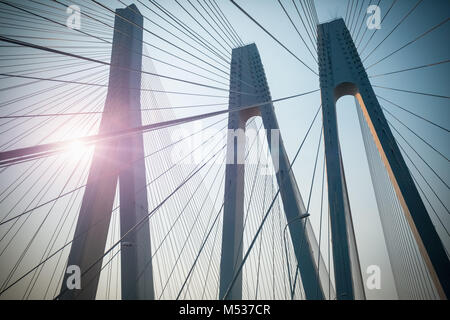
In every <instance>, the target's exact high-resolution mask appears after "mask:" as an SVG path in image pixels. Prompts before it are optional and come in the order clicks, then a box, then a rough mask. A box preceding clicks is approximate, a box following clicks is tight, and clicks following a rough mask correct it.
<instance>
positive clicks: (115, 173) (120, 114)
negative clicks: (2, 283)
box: [60, 5, 154, 299]
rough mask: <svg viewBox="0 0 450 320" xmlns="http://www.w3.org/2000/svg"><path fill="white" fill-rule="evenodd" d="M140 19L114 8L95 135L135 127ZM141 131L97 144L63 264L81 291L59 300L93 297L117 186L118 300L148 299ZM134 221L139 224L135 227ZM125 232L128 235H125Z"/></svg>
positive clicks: (150, 280) (148, 260) (148, 259)
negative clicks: (73, 269) (76, 273)
mask: <svg viewBox="0 0 450 320" xmlns="http://www.w3.org/2000/svg"><path fill="white" fill-rule="evenodd" d="M142 26H143V17H142V15H141V14H140V13H139V10H138V8H137V7H136V6H135V5H130V6H128V7H126V8H124V9H117V10H116V17H115V22H114V36H113V46H112V53H111V67H110V74H109V86H108V94H107V98H106V103H105V108H104V111H103V116H102V120H101V123H100V129H99V134H106V133H108V132H112V131H120V130H124V129H127V128H133V127H139V126H141V125H142V120H141V112H140V110H141V101H140V89H138V88H140V87H141V68H142V66H141V65H142V33H143V29H142ZM144 161H145V160H144V144H143V136H142V133H138V134H133V135H127V136H124V137H121V138H119V139H112V140H105V141H101V142H99V143H97V144H96V147H95V152H94V156H93V159H92V164H91V168H90V172H89V176H88V181H87V184H86V189H85V192H84V196H83V201H82V205H81V210H80V214H79V217H78V222H77V226H76V229H75V235H74V239H73V243H72V246H71V249H70V254H69V260H68V264H67V266H72V265H75V266H78V267H79V268H80V271H81V288H80V289H71V290H69V289H68V288H67V284H66V281H67V278H68V277H69V276H70V274H69V273H66V274H65V277H64V280H63V283H62V288H61V294H60V299H95V296H96V293H97V287H98V282H99V277H100V271H101V267H102V260H101V259H100V260H99V261H98V259H99V258H100V257H102V256H103V254H104V252H105V245H106V240H107V236H108V229H109V225H110V220H111V213H112V209H113V203H114V198H115V195H116V189H117V183H118V182H120V184H119V195H120V235H121V238H123V239H122V243H121V248H120V254H121V288H122V299H153V298H154V288H153V277H152V263H151V245H150V229H149V223H148V220H145V221H144V222H143V223H142V222H141V220H143V219H144V218H145V217H146V216H147V214H148V202H147V188H146V172H145V162H144ZM139 222H141V223H140V224H139V226H138V227H137V228H134V229H133V230H132V231H131V232H129V233H128V231H129V230H130V229H132V228H133V227H134V226H135V225H137V224H138V223H139ZM127 233H128V234H127Z"/></svg>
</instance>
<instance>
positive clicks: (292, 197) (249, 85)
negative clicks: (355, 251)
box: [219, 44, 325, 299]
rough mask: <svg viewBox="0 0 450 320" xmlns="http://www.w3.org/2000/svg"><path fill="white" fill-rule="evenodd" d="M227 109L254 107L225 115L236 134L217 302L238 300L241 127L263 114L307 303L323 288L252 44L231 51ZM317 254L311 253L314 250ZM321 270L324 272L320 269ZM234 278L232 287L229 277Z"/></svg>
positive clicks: (230, 148) (228, 169)
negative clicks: (220, 300)
mask: <svg viewBox="0 0 450 320" xmlns="http://www.w3.org/2000/svg"><path fill="white" fill-rule="evenodd" d="M229 99H230V100H229V109H231V110H232V109H233V108H238V107H240V106H247V105H257V104H261V105H260V106H258V107H255V108H251V109H246V110H244V111H238V112H232V113H230V115H229V120H228V129H229V130H230V129H231V130H234V132H235V135H231V134H229V135H228V141H227V164H226V172H225V200H224V217H223V235H222V256H221V263H220V291H219V298H220V299H223V298H225V297H226V298H227V299H241V298H242V272H241V273H240V274H238V275H237V276H236V272H237V270H236V269H237V267H238V266H239V265H240V263H241V262H242V258H243V257H242V245H240V239H241V238H242V234H243V232H244V230H243V218H244V172H245V164H244V162H245V159H244V154H245V134H244V131H245V124H246V122H247V120H248V119H249V118H251V117H253V116H261V117H262V121H263V124H264V127H265V129H266V132H267V135H266V136H267V142H268V144H269V148H270V151H271V155H272V162H273V163H274V165H275V166H276V165H278V170H276V177H277V182H278V185H279V187H280V195H281V198H282V201H283V207H284V211H285V214H286V219H287V221H288V225H289V231H290V235H291V240H292V244H293V247H294V252H295V256H296V258H297V262H298V265H299V270H300V275H301V279H302V283H303V287H304V290H305V294H306V297H307V298H308V299H323V298H324V290H323V288H322V284H321V282H320V280H319V274H318V273H317V266H316V264H317V262H316V261H315V258H314V256H315V254H316V253H317V251H315V250H314V249H315V248H317V246H316V245H314V244H316V242H315V241H316V240H315V238H314V235H313V234H312V231H311V229H309V228H308V227H307V226H305V223H308V222H305V220H304V219H300V217H301V216H302V215H303V214H305V213H306V209H305V206H304V204H303V200H302V198H301V195H300V192H299V190H298V187H297V183H296V180H295V177H294V174H293V172H292V170H290V163H289V159H288V156H287V154H286V150H285V148H284V144H283V140H282V138H281V135H280V134H279V126H278V122H277V118H276V115H275V112H274V108H273V104H272V103H265V104H264V102H267V101H271V96H270V91H269V87H268V85H267V80H266V76H265V73H264V68H263V65H262V62H261V58H260V56H259V52H258V49H257V47H256V45H255V44H250V45H247V46H243V47H238V48H235V49H233V52H232V58H231V72H230V98H229ZM314 251H315V252H314ZM322 269H325V268H322ZM234 277H236V280H235V281H234V283H232V280H233V278H234Z"/></svg>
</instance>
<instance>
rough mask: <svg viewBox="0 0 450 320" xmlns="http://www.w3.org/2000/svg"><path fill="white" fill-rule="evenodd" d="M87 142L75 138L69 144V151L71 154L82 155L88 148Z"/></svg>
mask: <svg viewBox="0 0 450 320" xmlns="http://www.w3.org/2000/svg"><path fill="white" fill-rule="evenodd" d="M86 147H87V146H86V144H85V143H84V142H83V141H81V140H74V141H72V142H70V143H69V144H68V146H67V152H68V153H69V154H71V155H80V154H82V153H83V152H84V151H85V150H86Z"/></svg>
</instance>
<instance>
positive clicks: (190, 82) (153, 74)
mask: <svg viewBox="0 0 450 320" xmlns="http://www.w3.org/2000/svg"><path fill="white" fill-rule="evenodd" d="M0 41H4V42H8V43H14V44H18V45H19V46H25V47H29V48H34V49H38V50H43V51H47V52H52V53H56V54H61V55H65V56H68V57H72V58H77V59H82V60H86V61H90V62H95V63H99V64H103V65H107V66H114V65H112V64H110V63H108V62H105V61H101V60H97V59H93V58H88V57H83V56H80V55H77V54H73V53H70V52H65V51H60V50H56V49H53V48H49V47H44V46H40V45H37V44H33V43H29V42H24V41H20V40H15V39H11V38H6V37H3V36H1V35H0ZM114 67H115V68H118V69H124V70H128V71H133V72H139V73H142V74H148V75H151V76H156V77H161V78H165V79H168V80H173V81H178V82H184V83H187V84H192V85H195V86H200V87H205V88H209V89H215V90H220V91H226V92H233V91H230V90H228V89H225V88H220V87H216V86H211V85H207V84H203V83H199V82H194V81H189V80H183V79H178V78H174V77H171V76H166V75H161V74H157V73H154V72H149V71H145V70H136V69H130V68H124V67H120V66H114ZM237 93H240V92H237ZM243 94H245V93H243Z"/></svg>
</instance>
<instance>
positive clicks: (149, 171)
mask: <svg viewBox="0 0 450 320" xmlns="http://www.w3.org/2000/svg"><path fill="white" fill-rule="evenodd" d="M370 5H377V6H378V8H381V15H380V17H379V20H380V21H379V22H380V23H381V26H382V27H381V29H377V28H375V29H370V28H369V27H368V25H369V22H368V21H367V12H366V9H367V7H369V6H370ZM257 7H258V6H254V7H253V9H252V5H250V3H248V4H247V3H244V2H242V3H241V2H239V1H226V2H225V1H216V0H196V1H191V0H188V1H178V0H175V1H173V2H163V1H153V0H150V1H139V0H138V1H136V2H135V3H132V2H131V1H121V0H114V1H96V0H92V1H87V0H86V1H80V0H78V1H75V2H74V1H62V0H55V1H40V0H36V1H35V0H29V1H0V9H1V12H0V17H1V20H0V26H1V32H0V42H1V48H0V55H1V58H0V59H1V60H2V67H1V69H2V71H1V77H2V78H1V81H2V82H1V84H0V85H1V87H0V90H1V91H2V97H1V102H0V108H1V109H0V120H1V122H0V127H1V129H0V130H1V141H0V148H1V150H0V176H1V180H0V181H1V183H0V187H1V189H0V208H1V209H0V270H1V272H0V283H1V286H0V297H2V298H3V299H14V298H15V299H95V298H98V299H366V298H367V297H368V296H369V295H370V294H371V292H370V290H372V289H374V288H372V287H370V288H369V287H368V286H369V285H368V284H367V281H369V280H370V279H372V280H373V279H375V280H373V281H375V283H376V282H377V281H378V280H377V279H376V278H373V277H376V276H380V275H379V274H378V273H377V272H376V271H375V274H374V275H373V277H371V278H370V279H367V273H366V268H365V267H363V263H362V260H364V259H365V257H367V256H370V250H371V249H372V248H375V249H377V250H381V249H380V248H382V249H383V250H384V252H385V256H386V259H385V261H384V262H383V263H385V264H386V265H387V267H386V269H388V270H389V277H391V278H392V283H391V286H392V288H393V291H394V292H395V294H396V296H397V297H398V298H400V299H446V298H447V297H448V295H449V294H450V292H449V290H450V273H449V270H450V262H449V256H448V246H449V245H450V236H449V233H448V228H449V225H450V218H449V216H448V213H449V211H448V209H447V208H448V206H449V205H450V203H449V199H450V197H448V195H449V190H448V189H449V187H448V181H449V178H450V177H448V172H449V171H448V153H449V150H448V143H447V141H448V140H447V138H448V132H449V131H448V120H449V112H448V99H449V98H450V97H448V96H447V95H448V87H447V91H445V88H446V85H448V84H449V77H448V72H446V71H448V70H447V69H446V68H448V65H447V63H448V61H449V60H448V54H449V50H448V46H447V47H445V45H443V49H442V50H441V51H442V53H439V50H438V49H436V54H435V55H436V57H433V58H434V60H426V61H421V60H420V57H421V54H420V50H419V49H417V46H419V47H420V45H421V44H423V42H424V41H426V40H427V39H429V38H432V40H433V41H434V42H433V44H434V45H435V46H438V45H439V44H443V43H444V42H445V35H448V17H447V16H446V15H445V14H446V12H448V10H446V9H448V4H447V3H446V2H445V1H443V2H442V3H441V2H438V4H437V5H434V6H431V5H430V4H428V3H425V2H424V1H422V0H419V1H416V2H414V3H412V2H409V1H401V0H393V1H370V0H369V1H362V0H361V1H352V0H350V1H348V2H347V1H342V4H340V5H339V6H338V9H339V10H340V12H339V13H336V14H335V15H333V16H331V17H330V18H331V19H330V20H324V19H319V13H320V12H321V10H322V11H326V10H327V8H328V7H327V4H326V3H322V4H320V2H319V1H303V0H298V1H295V0H293V1H291V2H290V1H274V2H267V3H264V5H262V6H261V7H270V8H271V10H272V9H274V8H276V10H278V15H277V17H282V18H283V21H284V23H285V25H284V26H285V27H286V28H288V29H286V30H284V32H285V33H289V34H290V37H289V38H288V39H289V41H286V40H285V39H284V38H283V35H282V33H280V27H279V26H278V22H279V20H276V19H273V20H271V19H260V18H258V14H261V13H260V11H258V10H256V9H258V8H257ZM254 9H255V10H256V11H257V12H256V14H255V13H254V12H253V10H254ZM421 10H423V11H424V12H425V11H427V12H431V13H432V14H431V13H430V17H433V18H435V17H436V19H437V20H436V21H435V20H433V21H429V23H428V22H426V23H424V24H420V25H419V26H417V25H415V24H414V26H415V28H414V30H413V31H414V32H409V33H407V32H405V31H403V33H402V34H405V35H407V36H406V37H405V38H404V39H403V38H401V37H400V39H402V41H401V43H398V38H396V39H395V41H390V40H391V39H392V38H393V37H395V35H396V33H400V32H402V31H401V30H402V27H403V26H404V25H405V24H407V23H409V22H410V23H413V22H417V17H420V15H418V14H419V13H420V12H421ZM235 17H238V18H235ZM374 19H375V18H374ZM414 19H416V20H414ZM240 20H245V23H246V24H245V25H244V26H242V25H241V23H240V22H239V21H240ZM242 23H243V22H242ZM428 24H429V25H428ZM249 25H251V26H252V28H255V30H257V32H258V33H259V34H260V35H261V36H263V37H264V42H263V44H264V45H262V46H260V45H259V41H255V43H256V44H255V43H254V39H252V38H250V37H248V32H247V31H248V30H247V29H246V28H248V26H249ZM424 25H425V26H426V27H423V26H424ZM408 26H410V25H408ZM420 26H422V27H420ZM416 29H417V30H416ZM446 32H447V33H446ZM247 41H248V42H247ZM267 43H269V44H270V46H267V45H266V44H267ZM298 47H301V50H299V49H297V48H298ZM433 48H434V47H433ZM410 49H414V50H415V51H414V52H419V54H417V57H413V58H410V60H411V64H410V65H407V66H405V65H404V64H401V63H398V60H395V58H396V57H399V56H401V55H402V53H403V52H410V51H408V50H410ZM266 51H267V52H271V53H270V54H266V53H265V52H266ZM274 53H277V54H278V55H279V58H278V56H277V57H273V55H274ZM275 55H276V54H275ZM271 56H272V57H271ZM266 57H268V61H266V60H265V58H266ZM284 59H289V60H292V61H293V66H295V68H294V69H293V70H292V71H293V72H294V74H295V77H293V78H292V79H291V78H289V77H287V76H286V75H284V74H283V75H282V76H281V78H280V76H279V75H278V76H277V75H276V72H274V71H273V70H272V69H271V67H270V66H271V65H272V64H279V63H281V65H283V63H285V61H284ZM427 59H428V58H427ZM408 62H409V61H408ZM383 65H384V67H383V69H376V68H375V67H376V66H383ZM283 68H284V67H283ZM372 68H374V69H375V70H378V71H377V72H374V73H372V72H371V70H374V69H372ZM380 70H381V71H380ZM418 72H424V73H423V74H422V73H418ZM425 72H429V73H425ZM288 73H289V72H288V71H286V74H288ZM430 74H431V76H430ZM442 74H443V75H442ZM272 75H273V76H277V81H280V79H281V80H282V81H280V82H282V85H283V86H286V87H289V86H290V85H289V84H288V83H290V82H293V83H295V82H298V83H299V84H298V85H297V84H296V85H295V86H294V88H298V89H297V91H294V92H291V93H290V94H285V95H279V94H278V92H276V91H274V89H273V86H272V83H273V82H272V80H271V76H272ZM391 77H392V80H391ZM395 77H399V78H395ZM377 79H386V81H385V82H381V83H380V82H376V81H377ZM399 79H400V80H399ZM283 82H286V84H283ZM391 82H395V83H396V86H393V85H390V83H391ZM300 83H301V84H302V85H300ZM403 83H405V86H403ZM411 83H412V84H414V87H412V88H408V87H406V84H411ZM274 87H276V88H277V89H278V88H279V87H278V86H277V83H274ZM416 88H419V89H417V90H416ZM421 88H423V89H421ZM425 88H431V89H430V91H428V90H426V89H425ZM434 88H437V89H438V90H433V89H434ZM441 88H444V91H442V90H440V89H441ZM387 92H388V93H392V94H397V95H394V96H393V97H394V98H392V97H391V95H388V94H387ZM344 96H353V97H354V100H355V105H356V113H355V117H354V119H353V120H355V121H354V122H355V124H356V123H357V127H356V129H357V130H354V131H353V132H352V134H353V135H359V136H360V144H361V145H360V147H361V148H360V149H361V150H360V151H359V152H360V155H362V156H363V158H361V159H358V160H357V161H358V162H359V164H358V165H357V166H353V167H349V166H348V164H347V165H346V163H349V162H350V161H352V160H354V159H352V158H354V157H355V156H354V155H353V156H352V155H346V148H347V147H345V144H346V142H345V138H344V137H343V134H342V131H345V130H346V129H345V127H346V126H347V123H346V124H341V123H342V122H343V120H342V117H341V118H340V117H339V111H338V110H337V109H338V105H339V103H340V102H339V99H340V98H342V97H344ZM411 97H412V98H411ZM313 98H315V100H314V99H313ZM402 98H403V99H404V100H402ZM306 99H311V100H306ZM422 99H423V100H422ZM173 101H177V102H179V103H174V102H173ZM411 101H412V102H413V103H414V102H416V103H417V105H418V107H413V106H410V105H409V104H410V103H411ZM436 101H437V102H436ZM287 102H293V103H294V108H295V109H296V110H299V111H296V110H288V111H284V112H285V115H286V112H287V117H288V118H289V115H290V113H291V114H292V116H291V118H293V119H292V121H293V123H294V130H288V129H284V127H283V125H282V122H281V121H279V120H280V119H278V118H279V117H280V116H281V117H283V110H282V108H278V105H279V104H283V103H287ZM434 103H435V104H436V105H434ZM424 106H426V108H425V107H424ZM424 109H426V110H424ZM430 109H432V110H430ZM285 117H286V116H285ZM294 117H298V119H297V118H295V119H294ZM356 119H358V121H357V122H356ZM299 132H300V134H299ZM442 141H443V142H442ZM292 142H294V143H295V145H291V143H292ZM296 166H297V167H296ZM362 166H365V167H367V169H366V173H365V174H366V178H365V179H364V177H363V175H362V174H361V176H359V177H358V176H357V177H356V178H355V175H354V174H353V175H352V171H353V170H355V171H358V172H359V171H360V170H361V169H360V167H362ZM299 167H300V169H299ZM302 173H303V174H302ZM305 173H306V175H305ZM361 184H362V185H365V186H370V188H369V189H370V191H371V196H370V197H369V196H367V195H365V194H364V192H363V190H358V189H356V191H355V189H354V187H352V186H354V185H361ZM352 188H353V189H352ZM358 198H360V199H358ZM361 199H362V200H361ZM358 201H362V202H366V207H367V212H372V213H376V219H377V220H376V221H377V223H378V225H379V229H378V236H377V237H376V238H374V237H372V236H371V235H370V231H368V230H361V229H362V228H361V227H360V226H361V225H362V224H361V223H360V222H358V219H363V220H364V219H368V217H367V214H366V212H361V207H359V206H358V204H357V202H358ZM370 201H372V206H371V204H370ZM374 229H375V227H374ZM368 252H369V253H368ZM373 261H375V264H376V263H377V261H378V260H373ZM380 264H381V263H380ZM375 267H376V268H378V269H379V267H378V266H375ZM376 268H375V270H376ZM368 270H369V269H368ZM382 270H383V273H382V274H381V277H386V272H385V268H383V269H382ZM77 277H78V278H79V281H78V280H77ZM366 280H367V281H366ZM380 281H381V280H380ZM383 281H386V280H383ZM383 283H384V282H383ZM375 287H376V285H375ZM375 289H376V288H375ZM378 289H379V288H378ZM381 297H382V296H381Z"/></svg>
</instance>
